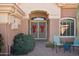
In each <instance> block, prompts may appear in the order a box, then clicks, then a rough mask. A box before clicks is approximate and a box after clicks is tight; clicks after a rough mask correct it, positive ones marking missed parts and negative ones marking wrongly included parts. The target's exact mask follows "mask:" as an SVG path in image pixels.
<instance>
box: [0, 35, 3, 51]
mask: <svg viewBox="0 0 79 59" xmlns="http://www.w3.org/2000/svg"><path fill="white" fill-rule="evenodd" d="M2 47H3V37H2V35H1V34H0V52H1V49H2Z"/></svg>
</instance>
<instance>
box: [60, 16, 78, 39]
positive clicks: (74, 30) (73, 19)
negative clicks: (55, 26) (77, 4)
mask: <svg viewBox="0 0 79 59" xmlns="http://www.w3.org/2000/svg"><path fill="white" fill-rule="evenodd" d="M64 19H72V20H73V21H74V35H73V36H61V35H60V26H61V24H60V23H61V21H62V20H64ZM59 36H60V37H62V38H74V37H75V36H76V19H74V18H71V17H64V18H61V19H60V20H59Z"/></svg>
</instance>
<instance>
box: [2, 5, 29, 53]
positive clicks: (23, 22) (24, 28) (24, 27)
mask: <svg viewBox="0 0 79 59" xmlns="http://www.w3.org/2000/svg"><path fill="white" fill-rule="evenodd" d="M1 6H3V7H1ZM11 7H12V10H15V12H12V10H10V11H9V9H11ZM6 8H7V9H8V10H7V9H6ZM14 8H15V9H14ZM12 16H13V17H12ZM25 17H26V16H25V15H24V13H23V12H22V11H21V10H20V9H19V8H18V7H17V6H16V5H15V4H11V5H9V4H6V5H5V4H0V19H1V21H0V33H1V34H2V36H3V39H4V40H3V41H4V46H3V48H2V53H5V54H6V53H7V54H8V53H10V47H11V45H12V43H13V38H14V36H15V35H16V34H18V33H25V34H28V20H27V19H26V18H25ZM17 19H18V21H19V20H20V24H19V25H18V28H16V29H12V28H11V27H12V23H11V22H10V21H12V20H17Z"/></svg>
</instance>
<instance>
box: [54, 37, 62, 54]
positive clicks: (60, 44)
mask: <svg viewBox="0 0 79 59" xmlns="http://www.w3.org/2000/svg"><path fill="white" fill-rule="evenodd" d="M53 44H54V45H55V46H56V53H57V49H58V48H59V47H60V46H63V44H62V43H61V40H60V38H59V37H58V36H54V39H53Z"/></svg>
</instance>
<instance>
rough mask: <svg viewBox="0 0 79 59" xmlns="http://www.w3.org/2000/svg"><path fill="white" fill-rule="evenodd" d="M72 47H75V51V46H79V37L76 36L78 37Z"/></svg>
mask: <svg viewBox="0 0 79 59" xmlns="http://www.w3.org/2000/svg"><path fill="white" fill-rule="evenodd" d="M72 47H73V51H74V48H75V47H76V48H79V39H77V38H76V39H75V40H74V42H73V45H72Z"/></svg>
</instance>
